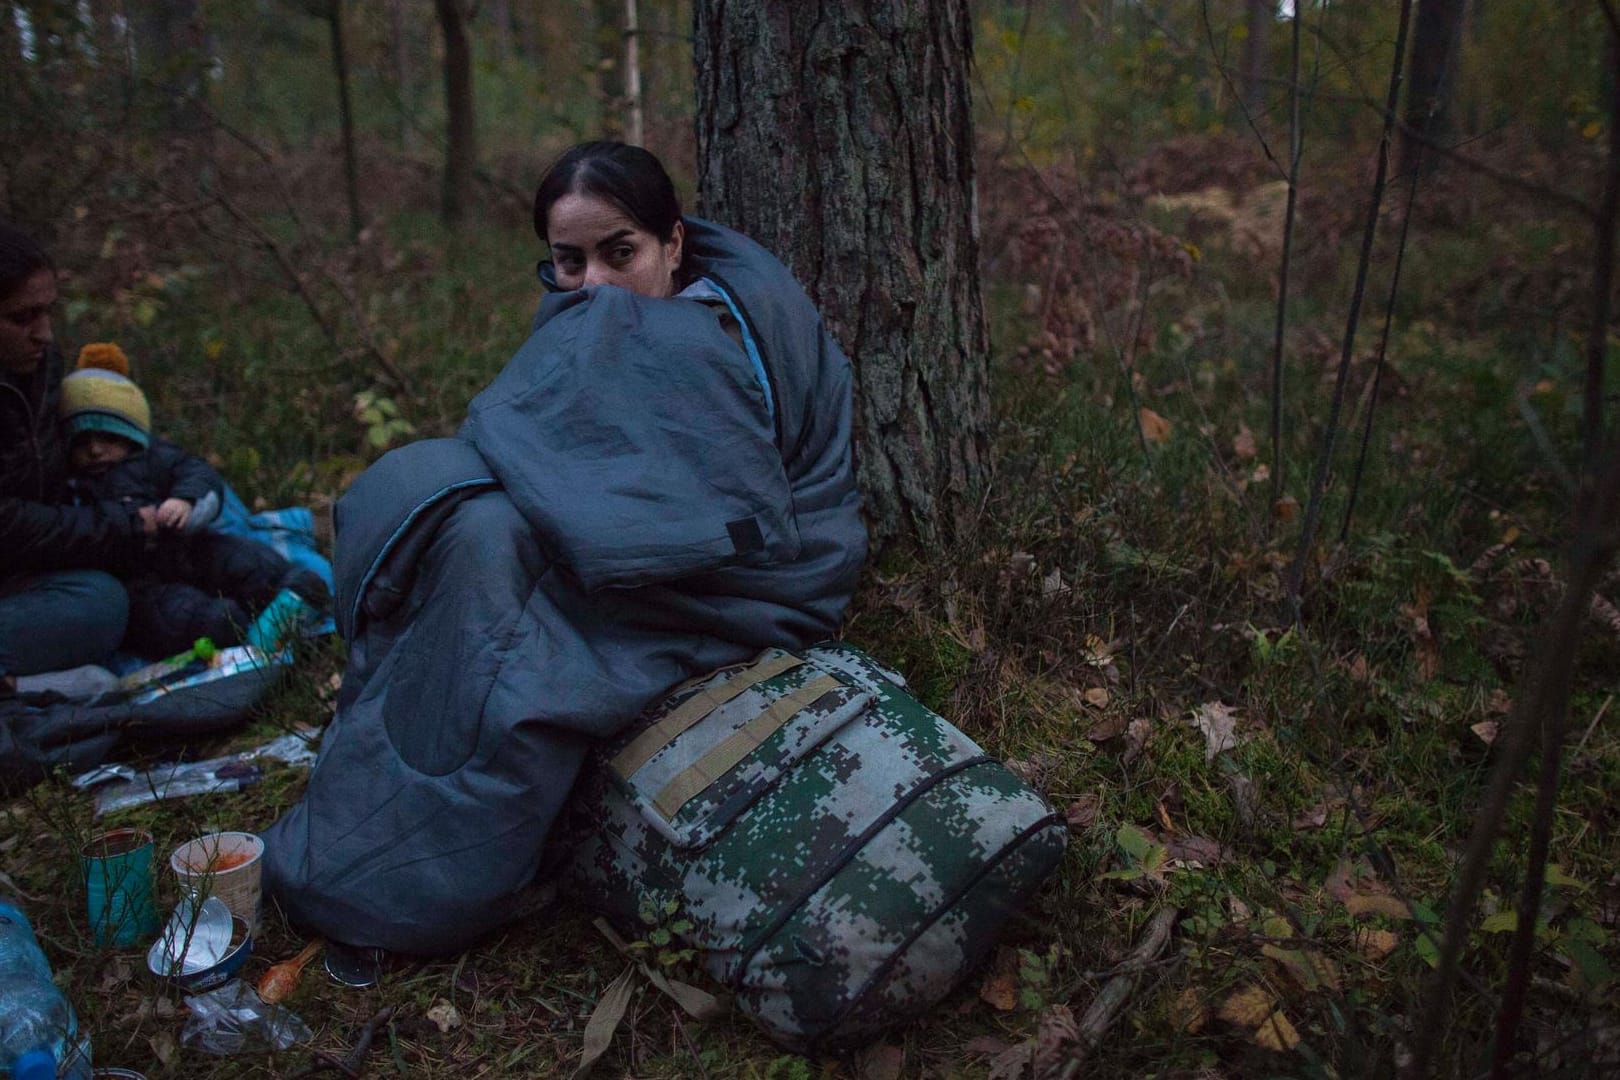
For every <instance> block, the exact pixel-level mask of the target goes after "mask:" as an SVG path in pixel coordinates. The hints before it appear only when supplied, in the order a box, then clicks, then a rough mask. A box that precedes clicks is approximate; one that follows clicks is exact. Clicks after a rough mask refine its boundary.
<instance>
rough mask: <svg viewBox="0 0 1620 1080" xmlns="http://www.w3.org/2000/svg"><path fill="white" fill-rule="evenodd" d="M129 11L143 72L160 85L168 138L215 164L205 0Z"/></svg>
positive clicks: (174, 0)
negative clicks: (170, 137)
mask: <svg viewBox="0 0 1620 1080" xmlns="http://www.w3.org/2000/svg"><path fill="white" fill-rule="evenodd" d="M126 10H128V11H129V12H130V23H131V26H132V28H133V29H134V32H135V40H136V46H137V47H136V50H135V55H136V58H137V61H138V69H139V74H140V75H142V76H143V77H145V78H147V79H150V80H151V81H152V82H153V83H154V84H155V85H156V86H157V89H158V93H159V94H160V95H161V98H162V101H163V112H164V116H165V118H166V123H167V127H168V131H169V134H170V135H171V136H173V137H174V138H175V139H176V140H177V141H178V142H180V143H182V144H185V145H186V146H187V147H188V148H189V149H190V150H191V151H192V152H193V153H198V152H200V153H202V154H204V155H205V156H206V157H207V159H208V160H212V142H213V140H212V139H211V138H210V133H211V128H210V124H209V119H208V109H207V83H206V81H205V80H204V78H203V72H204V69H205V68H206V67H207V65H208V63H209V56H208V43H207V36H206V33H205V31H204V27H203V12H202V4H201V2H200V0H159V2H155V3H143V4H134V5H130V6H129V7H128V8H127V9H126Z"/></svg>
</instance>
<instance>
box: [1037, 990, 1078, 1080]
mask: <svg viewBox="0 0 1620 1080" xmlns="http://www.w3.org/2000/svg"><path fill="white" fill-rule="evenodd" d="M1079 1041H1080V1029H1079V1027H1078V1026H1076V1024H1075V1022H1074V1013H1073V1012H1071V1011H1070V1009H1069V1007H1068V1006H1067V1005H1048V1006H1047V1007H1046V1008H1044V1009H1042V1010H1041V1017H1040V1020H1039V1021H1038V1022H1037V1024H1036V1027H1035V1062H1034V1064H1035V1075H1036V1076H1038V1077H1045V1076H1056V1075H1057V1074H1058V1071H1059V1069H1061V1067H1062V1065H1063V1061H1064V1059H1065V1058H1067V1057H1068V1056H1069V1053H1070V1051H1071V1049H1072V1048H1073V1047H1074V1045H1075V1044H1076V1043H1078V1042H1079Z"/></svg>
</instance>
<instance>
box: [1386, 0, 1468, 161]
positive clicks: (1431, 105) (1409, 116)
mask: <svg viewBox="0 0 1620 1080" xmlns="http://www.w3.org/2000/svg"><path fill="white" fill-rule="evenodd" d="M1467 9H1468V3H1467V0H1422V2H1421V3H1419V4H1418V7H1417V19H1416V21H1415V22H1414V24H1413V27H1412V62H1411V65H1410V66H1409V68H1408V71H1407V88H1406V127H1407V132H1406V133H1403V135H1402V137H1401V171H1402V172H1407V171H1409V170H1411V169H1413V168H1416V167H1418V165H1419V163H1420V161H1421V163H1422V167H1423V168H1424V169H1425V170H1432V169H1433V168H1434V167H1435V166H1436V165H1437V164H1438V163H1439V162H1440V161H1441V160H1442V158H1441V156H1440V155H1439V154H1423V153H1422V152H1421V151H1422V148H1423V144H1424V142H1426V141H1427V142H1445V141H1446V140H1448V139H1449V138H1450V137H1451V130H1452V129H1451V112H1452V110H1451V104H1452V103H1451V98H1452V91H1453V89H1454V88H1455V87H1456V85H1457V59H1458V54H1459V52H1460V51H1461V44H1462V24H1463V16H1464V14H1466V12H1467Z"/></svg>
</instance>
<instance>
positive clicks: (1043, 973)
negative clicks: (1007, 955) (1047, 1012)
mask: <svg viewBox="0 0 1620 1080" xmlns="http://www.w3.org/2000/svg"><path fill="white" fill-rule="evenodd" d="M1062 956H1063V946H1062V945H1061V944H1059V943H1058V942H1056V941H1054V942H1052V943H1051V944H1050V945H1048V946H1047V947H1046V949H1045V951H1043V952H1036V951H1035V950H1033V949H1019V950H1018V1004H1019V1005H1021V1006H1022V1007H1024V1008H1025V1009H1028V1010H1029V1011H1030V1012H1039V1011H1040V1010H1042V1009H1044V1008H1045V1007H1046V1005H1047V1003H1048V999H1049V998H1051V997H1052V983H1053V981H1054V977H1055V975H1056V972H1057V965H1058V961H1059V960H1060V959H1062Z"/></svg>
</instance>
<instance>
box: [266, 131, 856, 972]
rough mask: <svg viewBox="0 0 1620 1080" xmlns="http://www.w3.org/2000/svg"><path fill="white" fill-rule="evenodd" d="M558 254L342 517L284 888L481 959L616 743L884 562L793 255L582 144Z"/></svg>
mask: <svg viewBox="0 0 1620 1080" xmlns="http://www.w3.org/2000/svg"><path fill="white" fill-rule="evenodd" d="M535 230H536V232H537V233H538V234H539V236H540V238H541V240H543V241H545V242H546V243H547V244H548V245H549V246H550V249H551V252H552V255H553V257H554V259H555V265H554V266H552V265H548V264H542V266H541V279H542V281H544V282H545V283H546V284H547V285H548V287H550V288H551V289H553V290H555V291H553V292H551V293H550V295H548V296H546V297H545V298H544V300H543V301H542V302H541V305H540V309H539V312H538V313H537V315H536V317H535V321H534V327H533V331H532V334H531V336H530V337H529V339H528V341H527V342H526V343H525V344H524V345H523V347H522V348H521V349H519V351H518V353H517V354H516V355H515V356H514V357H513V358H512V360H511V362H510V363H508V364H507V366H506V368H505V369H504V370H503V371H502V372H501V373H500V374H499V375H498V376H497V377H496V378H495V380H494V381H493V382H492V383H491V384H490V386H489V387H488V388H486V389H485V390H484V391H483V392H482V393H480V394H479V395H478V396H477V397H476V398H475V399H474V400H473V402H472V405H471V407H470V409H469V414H468V417H467V420H466V422H465V423H464V424H463V426H462V429H461V431H460V433H459V435H458V437H457V438H455V439H439V440H427V441H423V442H419V443H415V444H412V445H411V446H408V447H404V448H402V449H400V450H397V451H395V452H393V453H392V454H389V455H387V456H385V457H384V458H383V459H382V460H380V461H379V462H378V463H377V464H376V465H374V466H373V467H372V468H371V469H369V470H368V471H367V472H366V473H365V474H364V475H363V476H362V477H361V478H360V479H359V480H357V481H356V482H355V484H354V486H353V488H352V489H351V490H350V491H349V493H348V494H347V495H345V496H344V498H343V499H342V501H341V502H340V503H339V505H338V510H337V532H338V542H337V551H338V557H337V583H338V587H337V602H336V603H337V611H336V616H337V619H338V623H339V628H340V629H341V630H342V631H343V633H344V634H345V636H346V637H347V638H348V640H349V661H348V668H347V670H346V672H345V674H344V683H343V688H342V691H341V693H340V694H339V699H338V712H337V716H336V718H335V719H334V720H333V722H332V724H331V726H330V728H329V730H328V734H327V736H326V739H325V743H324V745H323V747H322V750H321V755H320V758H319V760H318V761H317V763H316V766H315V770H314V772H313V774H312V775H311V777H310V781H309V788H308V791H307V792H306V794H305V796H304V799H303V801H302V802H300V803H299V804H298V805H296V806H294V807H293V808H292V809H291V810H290V811H289V812H288V813H287V814H286V815H285V816H284V817H283V818H282V819H281V820H279V821H277V822H276V823H275V824H274V825H272V826H271V827H270V828H269V829H268V830H267V831H266V833H265V840H266V843H267V851H266V865H265V873H266V881H267V884H268V885H269V887H270V888H271V890H272V891H273V893H274V894H275V895H276V896H277V897H279V899H280V900H281V902H282V904H283V905H284V907H285V908H286V909H287V911H288V912H289V913H290V914H291V915H292V916H293V917H294V919H296V920H297V921H299V922H301V923H304V924H306V925H308V926H310V927H311V928H313V929H314V930H317V931H319V932H320V933H322V934H324V935H326V936H328V937H329V938H332V939H335V940H337V941H341V942H347V943H350V944H355V945H368V946H380V947H383V948H388V949H394V950H399V951H404V952H412V953H438V952H446V951H451V950H455V949H458V948H460V947H462V946H464V945H466V944H467V943H468V942H469V941H471V940H472V939H473V938H475V937H476V936H478V935H479V934H481V933H483V932H485V931H487V930H489V929H491V928H492V927H494V926H496V925H498V924H500V923H501V922H502V921H504V920H505V919H507V918H510V917H511V916H512V915H513V914H515V911H514V908H515V905H516V903H517V898H518V897H519V894H520V893H521V892H522V890H523V889H524V888H525V887H526V886H528V885H529V884H530V883H531V882H532V881H533V880H534V878H535V876H536V873H537V871H538V870H539V868H540V865H541V856H542V850H543V848H544V845H545V842H546V836H547V833H548V831H549V829H550V828H551V825H552V823H553V821H554V819H555V817H556V815H557V813H558V810H559V809H560V808H561V806H562V804H563V801H564V800H565V798H566V797H567V795H568V792H569V789H570V787H571V786H572V784H573V782H574V779H575V776H576V775H577V774H578V772H579V770H580V768H581V766H582V764H583V762H584V758H585V754H586V751H587V750H588V748H589V747H590V746H591V744H592V743H593V741H595V740H597V739H601V738H604V737H606V736H609V735H611V734H613V733H614V732H615V731H617V730H618V729H619V728H621V727H622V726H623V725H624V724H626V723H627V722H629V721H630V720H631V719H633V718H634V717H635V716H636V715H637V713H638V712H640V710H641V709H643V708H644V707H645V706H646V705H647V704H648V703H649V702H651V701H652V700H654V699H655V698H657V697H658V696H659V695H660V694H662V693H663V692H664V691H666V690H667V689H668V688H670V687H671V686H673V685H675V684H677V683H679V682H680V681H682V680H684V679H687V678H690V677H691V676H693V675H696V674H699V673H702V672H706V671H709V670H712V669H714V668H716V667H720V666H722V665H725V664H729V663H734V662H737V661H741V660H745V659H748V658H750V657H752V656H753V655H754V654H755V653H757V652H758V651H759V650H760V649H762V648H765V647H767V646H773V645H775V646H784V647H788V648H792V647H798V646H804V645H808V644H810V643H811V642H814V641H816V640H818V639H821V638H824V637H826V636H828V635H829V634H831V633H832V632H833V631H834V630H836V629H837V626H838V623H839V620H840V619H841V617H842V615H843V612H844V609H845V607H846V605H847V604H848V602H849V598H850V596H851V594H852V593H853V591H854V588H855V583H856V578H857V576H858V575H859V572H860V568H861V564H862V561H863V560H864V558H865V554H866V534H865V530H864V528H863V526H862V524H861V520H860V516H859V496H858V494H857V491H856V486H855V479H854V471H853V467H852V462H851V456H850V414H851V374H850V366H849V361H848V360H847V359H846V358H845V357H844V355H843V354H842V353H841V352H840V351H839V349H838V346H837V345H836V344H835V343H834V342H833V340H832V337H831V336H830V335H829V334H828V333H827V331H826V330H825V328H824V327H823V326H822V324H821V320H820V318H819V317H818V316H817V314H816V311H815V309H814V307H813V305H812V304H811V303H810V301H809V299H808V298H807V297H806V296H805V294H804V292H803V291H802V290H801V289H800V288H799V286H798V284H797V283H796V282H795V281H794V280H793V278H792V275H791V274H789V273H788V271H787V269H786V268H785V267H783V266H782V264H781V263H779V262H778V261H777V260H776V259H774V258H773V257H772V256H771V255H770V254H769V253H767V252H766V251H765V250H764V249H763V248H761V247H759V246H758V245H757V244H754V243H753V242H751V241H749V240H748V239H746V238H744V237H742V236H740V235H739V234H737V233H735V232H732V231H731V230H729V229H725V228H722V227H720V226H717V225H713V224H710V223H708V222H703V221H700V220H697V219H694V218H683V217H682V216H681V213H680V206H679V203H678V202H677V200H676V197H675V192H674V187H673V185H672V184H671V183H670V180H669V177H668V175H667V174H666V173H665V171H664V169H663V167H662V165H660V164H659V163H658V161H657V159H656V158H654V157H653V156H652V155H651V154H649V153H647V152H646V151H644V150H641V149H639V148H636V147H631V146H625V145H623V144H619V143H589V144H585V145H582V146H578V147H575V148H574V149H572V150H570V151H569V152H568V153H566V154H565V155H563V157H562V158H561V159H560V160H559V161H558V162H557V163H556V164H555V165H554V166H553V167H552V168H551V170H550V171H549V172H548V173H547V174H546V176H545V178H544V179H543V180H542V182H541V184H540V188H539V191H538V193H537V195H536V198H535Z"/></svg>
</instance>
